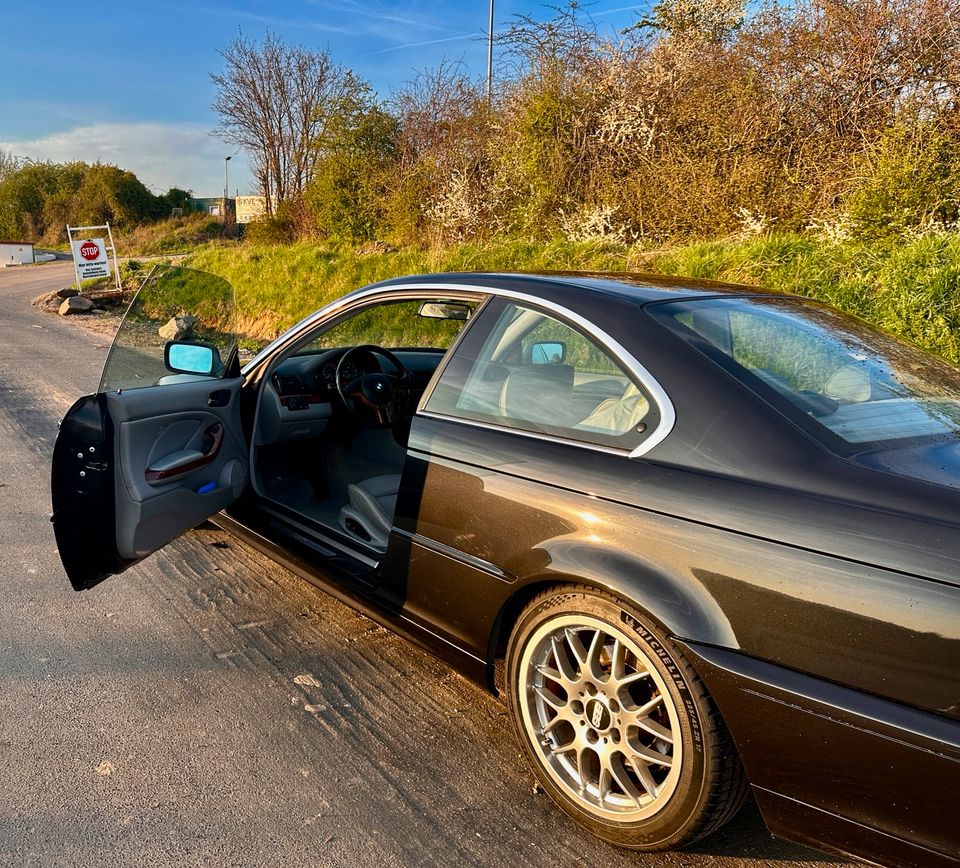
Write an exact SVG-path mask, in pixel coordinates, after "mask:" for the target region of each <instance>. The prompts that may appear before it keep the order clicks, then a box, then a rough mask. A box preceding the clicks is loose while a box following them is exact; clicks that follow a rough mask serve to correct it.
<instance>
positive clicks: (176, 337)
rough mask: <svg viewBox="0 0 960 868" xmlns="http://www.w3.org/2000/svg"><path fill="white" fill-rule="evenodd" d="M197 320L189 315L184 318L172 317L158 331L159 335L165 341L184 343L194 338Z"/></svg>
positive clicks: (186, 314) (183, 316)
mask: <svg viewBox="0 0 960 868" xmlns="http://www.w3.org/2000/svg"><path fill="white" fill-rule="evenodd" d="M196 324H197V318H196V317H195V316H191V315H190V314H188V313H185V314H183V315H182V316H174V317H171V318H170V319H169V320H168V321H167V322H166V323H165V324H164V325H162V326H160V328H159V329H157V334H158V335H160V337H162V338H163V339H164V340H165V341H183V340H188V339H189V338H192V337H193V327H194V326H195V325H196Z"/></svg>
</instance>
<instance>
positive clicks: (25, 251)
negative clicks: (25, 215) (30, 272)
mask: <svg viewBox="0 0 960 868" xmlns="http://www.w3.org/2000/svg"><path fill="white" fill-rule="evenodd" d="M32 262H33V244H32V243H31V242H29V241H0V265H3V266H4V268H6V266H8V265H29V264H31V263H32Z"/></svg>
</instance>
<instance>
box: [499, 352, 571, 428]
mask: <svg viewBox="0 0 960 868" xmlns="http://www.w3.org/2000/svg"><path fill="white" fill-rule="evenodd" d="M573 374H574V370H573V366H572V365H528V366H527V367H525V368H520V369H519V370H516V371H514V372H513V373H512V374H510V376H508V377H507V379H506V380H504V383H503V388H502V389H501V390H500V415H501V416H503V417H505V418H507V419H517V420H522V421H525V422H539V423H547V422H550V423H551V424H554V425H556V424H560V425H563V424H564V423H565V421H566V419H567V415H568V413H569V410H570V396H571V394H572V393H573Z"/></svg>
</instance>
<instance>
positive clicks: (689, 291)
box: [377, 271, 784, 304]
mask: <svg viewBox="0 0 960 868" xmlns="http://www.w3.org/2000/svg"><path fill="white" fill-rule="evenodd" d="M436 283H450V284H458V285H460V286H464V285H466V286H476V287H477V288H478V289H480V288H483V287H484V286H497V285H498V284H504V285H507V284H509V285H510V286H511V287H513V288H516V287H517V284H525V285H526V286H525V288H526V289H527V290H528V291H530V292H531V293H532V294H537V292H538V291H540V292H542V291H544V290H547V289H549V288H550V287H557V286H563V287H567V288H573V289H580V290H586V291H587V292H590V293H594V294H598V295H606V296H615V297H617V298H621V299H624V300H631V301H637V302H640V303H641V304H646V303H648V302H654V301H676V300H679V299H683V298H702V297H705V296H718V295H721V296H722V295H740V296H743V295H778V296H782V295H784V294H783V293H780V292H777V291H775V290H771V289H764V288H763V287H759V286H749V285H747V284H739V283H724V282H722V281H717V280H703V279H701V278H696V277H677V276H673V275H665V274H639V273H631V272H616V273H610V272H595V271H541V272H495V271H469V272H446V273H439V274H417V275H412V276H409V277H400V278H394V279H392V280H386V281H383V282H382V283H380V284H377V285H378V286H383V287H388V286H392V285H398V284H403V285H404V286H410V285H416V284H425V285H428V284H436Z"/></svg>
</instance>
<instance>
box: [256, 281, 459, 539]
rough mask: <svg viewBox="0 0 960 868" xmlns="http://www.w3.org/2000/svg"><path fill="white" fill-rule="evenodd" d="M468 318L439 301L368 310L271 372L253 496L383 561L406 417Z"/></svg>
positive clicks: (453, 304)
mask: <svg viewBox="0 0 960 868" xmlns="http://www.w3.org/2000/svg"><path fill="white" fill-rule="evenodd" d="M475 308H476V302H474V301H459V300H458V301H450V300H447V299H442V298H441V299H436V298H423V299H418V300H416V301H399V302H386V303H380V304H375V305H372V306H370V307H367V308H364V309H362V310H360V311H358V312H356V313H354V314H353V315H351V316H349V317H348V318H347V319H344V320H341V321H340V322H338V323H335V324H334V325H333V326H329V327H327V328H326V329H324V330H323V331H322V332H320V333H315V334H314V335H312V336H310V337H309V338H308V340H307V341H306V342H304V343H301V344H300V345H299V346H298V347H296V348H295V349H294V350H293V351H292V352H291V353H290V354H288V355H287V356H286V357H285V358H283V359H282V360H281V361H280V362H279V364H276V365H275V366H274V367H273V369H272V370H271V371H270V373H269V375H268V377H267V378H266V380H265V383H264V386H263V389H262V390H261V395H260V401H259V406H258V412H257V422H256V432H255V437H254V455H253V467H254V484H255V485H256V487H257V488H258V490H259V491H260V493H261V494H262V495H263V496H265V497H266V498H267V499H269V500H272V501H275V502H276V503H278V504H280V505H282V506H284V507H286V508H288V509H290V510H293V511H295V512H296V513H298V514H299V515H300V516H302V517H303V518H305V519H306V520H307V521H306V522H305V524H306V525H308V526H310V527H313V528H314V529H316V530H317V531H319V532H320V533H322V534H323V535H324V537H326V538H327V539H328V540H330V539H331V538H332V539H334V540H338V539H339V540H340V541H346V542H349V543H350V544H352V545H359V546H361V547H363V548H365V549H368V550H371V551H372V552H373V553H375V554H378V553H382V552H384V551H385V550H386V546H387V539H388V537H389V534H390V530H391V528H392V526H393V517H394V512H395V510H396V502H397V493H398V491H399V486H400V472H401V469H402V467H403V460H404V455H405V450H406V440H407V436H408V434H409V429H410V422H411V419H412V416H413V413H414V412H415V410H416V407H417V405H418V403H419V401H420V398H421V397H422V395H423V393H424V391H425V389H426V388H427V385H428V383H429V382H430V380H431V378H432V377H433V374H434V371H436V369H437V367H438V366H439V365H440V362H441V361H442V359H443V357H444V356H445V354H446V352H447V350H448V349H449V348H450V346H451V345H452V344H453V342H454V341H455V340H456V338H457V336H458V335H459V333H460V331H461V330H462V329H463V327H464V326H465V325H466V323H467V322H468V320H469V318H470V317H471V316H472V314H473V311H474V310H475Z"/></svg>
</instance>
